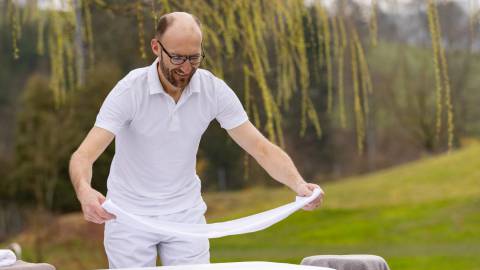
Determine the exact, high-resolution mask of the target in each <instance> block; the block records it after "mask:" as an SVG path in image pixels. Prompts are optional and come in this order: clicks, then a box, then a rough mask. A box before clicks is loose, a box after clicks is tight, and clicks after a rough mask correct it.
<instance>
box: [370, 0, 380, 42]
mask: <svg viewBox="0 0 480 270" xmlns="http://www.w3.org/2000/svg"><path fill="white" fill-rule="evenodd" d="M377 8H378V4H377V0H371V3H370V21H369V23H368V26H369V27H368V28H369V30H370V42H371V44H372V46H373V47H376V46H377V43H378V37H377V36H378V24H377Z"/></svg>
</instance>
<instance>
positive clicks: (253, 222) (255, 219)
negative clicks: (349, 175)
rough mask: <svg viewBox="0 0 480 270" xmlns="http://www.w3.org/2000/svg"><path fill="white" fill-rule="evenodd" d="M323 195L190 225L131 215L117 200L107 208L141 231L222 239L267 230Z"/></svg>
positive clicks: (125, 222) (106, 203) (314, 193)
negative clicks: (233, 216)
mask: <svg viewBox="0 0 480 270" xmlns="http://www.w3.org/2000/svg"><path fill="white" fill-rule="evenodd" d="M319 195H320V189H315V190H314V191H313V193H312V195H311V196H309V197H298V196H297V197H296V200H295V201H294V202H291V203H288V204H285V205H283V206H280V207H277V208H274V209H271V210H268V211H265V212H261V213H258V214H255V215H251V216H247V217H243V218H239V219H235V220H231V221H226V222H218V223H211V224H187V223H176V222H167V221H158V220H154V219H151V218H148V217H145V216H138V215H133V214H130V213H128V212H126V211H124V210H122V209H121V208H119V207H118V206H117V205H116V204H115V203H114V202H113V201H111V200H106V201H105V202H104V203H103V204H102V206H103V208H104V209H105V210H106V211H107V212H110V213H112V214H114V215H115V216H116V220H117V221H118V222H120V223H124V224H127V225H130V226H134V227H136V228H138V229H140V230H144V231H147V232H152V233H159V234H168V235H174V236H180V237H200V238H219V237H223V236H228V235H236V234H243V233H251V232H256V231H260V230H263V229H265V228H267V227H270V226H271V225H273V224H275V223H277V222H279V221H281V220H283V219H285V218H286V217H288V216H289V215H291V214H292V213H294V212H295V211H297V210H299V209H301V208H303V207H304V206H306V205H307V204H309V203H310V202H312V201H314V200H315V199H316V198H317V197H318V196H319Z"/></svg>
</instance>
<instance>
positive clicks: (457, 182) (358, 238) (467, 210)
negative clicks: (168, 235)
mask: <svg viewBox="0 0 480 270" xmlns="http://www.w3.org/2000/svg"><path fill="white" fill-rule="evenodd" d="M479 154H480V146H478V145H472V146H471V147H469V148H468V149H465V150H461V151H458V152H454V153H452V154H450V155H444V156H440V157H436V158H429V159H424V160H421V161H417V162H415V163H412V164H407V165H404V166H400V167H397V168H394V169H390V170H385V171H382V172H378V173H375V174H372V175H365V176H362V177H355V178H351V179H346V180H344V181H340V182H337V183H332V184H328V185H325V186H324V189H325V191H326V193H327V196H326V201H325V206H324V208H323V209H321V210H319V211H315V212H298V213H296V214H294V215H293V216H291V217H289V218H288V219H287V220H285V221H283V222H281V223H279V224H277V225H274V226H273V227H271V228H269V229H267V230H265V231H262V232H258V233H254V234H248V235H242V236H233V237H226V238H223V239H215V240H212V241H211V246H212V248H211V250H212V259H213V261H217V262H220V261H222V262H223V261H242V260H269V261H276V262H291V263H298V262H299V261H300V260H301V259H302V258H303V257H306V256H310V255H315V254H352V253H356V254H358V253H369V254H377V255H380V256H382V257H384V258H385V259H386V260H387V262H388V263H389V264H390V266H391V268H392V269H403V270H407V269H412V270H413V269H436V270H441V269H445V270H447V269H448V270H451V269H462V270H466V269H480V157H479ZM262 192H266V191H265V190H252V191H245V192H243V194H242V193H233V194H229V197H230V200H232V197H235V196H239V197H241V196H242V195H243V196H245V194H249V193H251V194H256V199H255V196H253V195H251V194H250V195H249V196H250V198H249V199H248V201H246V200H241V199H239V198H233V200H238V202H239V204H243V207H244V208H245V207H246V206H245V205H248V207H249V211H250V213H253V212H256V211H260V210H263V209H265V208H266V207H268V206H267V205H265V203H264V202H263V203H262V204H263V205H262V206H261V207H260V208H257V209H254V208H255V207H251V206H252V205H256V204H257V201H256V200H258V201H261V200H262V199H261V198H260V195H261V193H262ZM271 193H272V194H275V196H272V198H270V199H268V200H267V201H269V202H270V204H271V205H270V206H273V205H276V204H279V203H281V202H286V201H288V199H283V198H288V197H289V196H290V197H291V196H292V194H291V193H289V192H288V191H287V190H284V189H282V190H276V191H273V192H271ZM217 196H225V195H217ZM269 197H270V196H269ZM273 197H275V198H277V199H274V198H273ZM278 198H282V199H278ZM215 200H216V202H217V203H219V202H221V199H219V198H216V199H215ZM225 200H227V196H225ZM238 207H241V206H238ZM241 214H245V212H243V211H242V213H239V214H234V216H239V215H241ZM214 220H215V219H214Z"/></svg>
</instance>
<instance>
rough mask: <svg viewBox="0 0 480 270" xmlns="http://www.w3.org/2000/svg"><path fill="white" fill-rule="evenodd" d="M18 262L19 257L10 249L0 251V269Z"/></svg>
mask: <svg viewBox="0 0 480 270" xmlns="http://www.w3.org/2000/svg"><path fill="white" fill-rule="evenodd" d="M16 261H17V256H15V253H13V251H11V250H10V249H0V267H2V266H10V265H12V264H14V263H15V262H16Z"/></svg>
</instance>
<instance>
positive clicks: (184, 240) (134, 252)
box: [104, 205, 210, 268]
mask: <svg viewBox="0 0 480 270" xmlns="http://www.w3.org/2000/svg"><path fill="white" fill-rule="evenodd" d="M205 211H206V209H205V205H201V206H198V207H197V208H192V209H188V210H185V211H183V212H179V213H175V214H170V215H165V216H149V218H152V219H157V220H159V221H160V220H161V221H168V222H178V223H192V224H193V223H194V224H206V221H205V215H204V214H205ZM104 246H105V251H106V253H107V257H108V264H109V268H129V267H154V266H156V261H157V255H159V256H160V260H161V262H162V265H185V264H207V263H210V244H209V241H208V238H198V237H194V238H190V237H184V236H183V237H182V236H181V237H179V236H172V235H166V234H159V233H152V232H146V231H144V230H139V229H138V228H136V227H134V226H131V225H128V224H125V223H120V222H118V221H117V220H110V221H107V222H106V223H105V233H104Z"/></svg>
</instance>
